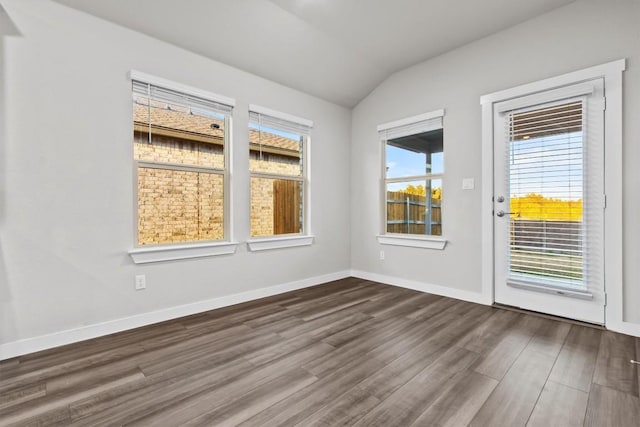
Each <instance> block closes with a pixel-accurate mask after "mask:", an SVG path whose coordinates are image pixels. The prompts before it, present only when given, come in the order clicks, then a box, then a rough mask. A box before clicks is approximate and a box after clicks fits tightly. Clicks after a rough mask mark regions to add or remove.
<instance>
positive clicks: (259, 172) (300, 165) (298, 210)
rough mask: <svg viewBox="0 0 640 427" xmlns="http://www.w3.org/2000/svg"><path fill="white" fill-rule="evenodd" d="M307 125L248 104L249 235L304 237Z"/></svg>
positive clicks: (298, 120)
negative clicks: (293, 235) (295, 235)
mask: <svg viewBox="0 0 640 427" xmlns="http://www.w3.org/2000/svg"><path fill="white" fill-rule="evenodd" d="M311 126H312V123H311V122H310V121H309V120H306V119H300V118H297V117H294V116H290V115H288V114H283V113H278V112H275V111H272V110H268V109H265V108H263V107H258V106H253V105H252V106H250V111H249V171H250V174H251V237H269V236H278V235H292V234H299V235H303V234H308V230H307V229H306V227H307V225H306V224H305V218H306V215H305V210H306V203H305V197H307V192H308V188H307V179H306V169H307V168H306V154H305V153H307V152H308V150H307V145H308V143H309V133H310V131H311Z"/></svg>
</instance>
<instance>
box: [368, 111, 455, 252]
mask: <svg viewBox="0 0 640 427" xmlns="http://www.w3.org/2000/svg"><path fill="white" fill-rule="evenodd" d="M444 112H445V111H444V109H440V110H435V111H431V112H428V113H423V114H418V115H415V116H411V117H406V118H404V119H399V120H394V121H391V122H387V123H383V124H381V125H378V127H377V131H378V133H380V132H383V131H385V130H388V129H393V128H397V127H401V126H407V125H412V124H414V123H419V122H423V121H426V120H430V119H436V118H442V119H444ZM438 129H440V128H438ZM385 148H386V141H384V140H383V141H382V198H381V200H382V203H381V212H382V226H381V228H382V234H379V235H378V236H376V238H377V240H378V243H380V244H381V245H392V246H406V247H411V248H422V249H436V250H444V248H445V247H446V245H447V242H448V240H447V239H446V238H445V237H443V236H432V235H428V234H425V235H421V234H396V233H387V232H386V230H387V213H386V212H387V206H386V203H387V197H386V195H387V182H389V180H391V181H394V180H396V181H406V180H410V179H412V178H420V179H422V178H425V177H426V179H429V180H433V179H440V180H442V181H443V187H444V179H443V178H444V173H439V174H428V175H424V176H423V175H420V176H419V177H402V178H390V179H387V171H386V164H387V159H386V149H385ZM441 209H442V207H441Z"/></svg>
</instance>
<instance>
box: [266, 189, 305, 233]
mask: <svg viewBox="0 0 640 427" xmlns="http://www.w3.org/2000/svg"><path fill="white" fill-rule="evenodd" d="M300 184H301V183H300V181H293V180H289V179H276V180H274V181H273V231H274V234H288V233H300V231H301V229H300V224H301V221H300V216H301V212H300V193H301V191H300V190H301V186H300Z"/></svg>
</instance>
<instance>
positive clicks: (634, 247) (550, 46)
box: [351, 0, 640, 323]
mask: <svg viewBox="0 0 640 427" xmlns="http://www.w3.org/2000/svg"><path fill="white" fill-rule="evenodd" d="M639 23H640V2H638V1H635V0H609V1H605V0H581V1H577V2H575V3H572V4H570V5H568V6H566V7H563V8H561V9H558V10H556V11H553V12H550V13H548V14H546V15H543V16H540V17H538V18H536V19H533V20H530V21H527V22H525V23H523V24H520V25H518V26H515V27H513V28H511V29H508V30H505V31H502V32H500V33H497V34H495V35H493V36H490V37H487V38H485V39H482V40H478V41H476V42H474V43H472V44H469V45H466V46H464V47H462V48H459V49H457V50H454V51H451V52H449V53H446V54H444V55H442V56H439V57H437V58H435V59H432V60H429V61H427V62H424V63H422V64H419V65H416V66H414V67H411V68H409V69H406V70H403V71H401V72H398V73H396V74H394V75H393V76H391V77H390V78H388V79H387V80H386V81H385V82H384V83H383V84H381V85H380V86H379V87H378V88H377V89H376V90H375V91H374V92H372V93H371V94H370V95H369V96H368V97H367V98H366V99H365V100H363V101H362V102H361V103H360V104H359V105H358V106H357V107H356V108H355V109H354V111H353V118H352V120H353V131H352V149H351V150H352V151H351V156H352V170H351V180H352V181H351V185H352V199H351V200H352V228H351V241H352V247H351V254H352V267H353V268H354V269H355V270H360V271H364V272H367V273H369V274H374V275H375V274H377V275H384V276H390V277H391V278H393V279H394V280H395V281H413V282H417V283H418V284H419V283H425V284H432V285H437V286H443V287H445V288H446V289H448V290H449V291H448V292H450V293H455V292H460V291H462V292H464V291H466V292H471V293H480V292H481V289H480V287H481V283H480V278H481V262H480V260H481V230H480V226H481V223H480V210H479V207H480V194H481V188H482V185H483V183H482V182H481V180H480V178H481V176H480V175H481V167H482V163H481V157H482V152H481V109H480V96H481V95H484V94H488V93H492V92H495V91H498V90H502V89H507V88H510V87H513V86H517V85H520V84H524V83H529V82H532V81H537V80H540V79H543V78H547V77H552V76H555V75H559V74H563V73H567V72H571V71H575V70H579V69H582V68H586V67H589V66H593V65H597V64H600V63H605V62H608V61H612V60H616V59H620V58H627V71H626V72H625V75H624V94H625V99H624V147H623V150H624V165H623V167H624V223H623V227H624V233H625V241H624V266H625V267H624V293H625V300H626V306H625V317H626V320H627V321H630V322H636V323H640V305H638V304H637V302H638V301H640V262H638V254H639V253H640V221H638V212H640V195H639V193H638V188H639V184H640V171H639V169H638V162H639V160H640V136H639V135H640V120H638V117H640V49H639V46H640V25H639ZM440 108H444V109H445V110H446V114H445V118H444V150H445V154H444V155H445V178H444V182H443V233H444V236H445V237H446V238H447V239H448V240H449V244H448V245H447V247H446V249H445V250H444V251H436V250H425V249H414V248H405V247H393V246H381V245H379V244H377V243H376V239H375V236H376V234H378V233H380V231H381V230H380V229H381V212H380V207H381V201H380V197H381V190H380V170H381V166H380V164H381V163H380V162H381V160H380V156H381V148H380V143H379V142H378V137H377V135H376V125H378V124H381V123H385V122H388V121H391V120H395V119H400V118H403V117H407V116H412V115H415V114H419V113H423V112H428V111H432V110H436V109H440ZM466 177H470V178H475V182H476V188H475V190H473V191H463V190H462V189H461V184H462V179H463V178H466ZM381 249H384V251H385V255H386V259H385V260H384V261H380V260H379V251H380V250H381Z"/></svg>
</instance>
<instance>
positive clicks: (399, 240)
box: [377, 234, 447, 250]
mask: <svg viewBox="0 0 640 427" xmlns="http://www.w3.org/2000/svg"><path fill="white" fill-rule="evenodd" d="M377 239H378V243H380V244H381V245H392V246H407V247H410V248H422V249H438V250H443V249H444V248H445V246H446V245H447V239H445V238H442V237H439V236H438V237H436V236H419V235H416V234H407V235H402V234H381V235H379V236H377Z"/></svg>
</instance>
